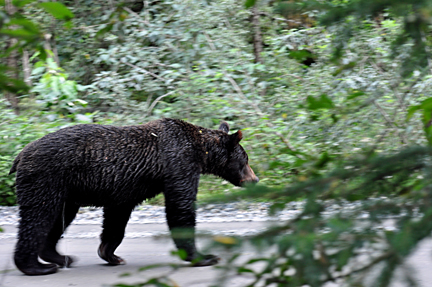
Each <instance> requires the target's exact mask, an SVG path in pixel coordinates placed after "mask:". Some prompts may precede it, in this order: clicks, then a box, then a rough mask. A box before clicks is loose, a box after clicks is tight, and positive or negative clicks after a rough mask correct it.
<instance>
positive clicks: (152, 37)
mask: <svg viewBox="0 0 432 287" xmlns="http://www.w3.org/2000/svg"><path fill="white" fill-rule="evenodd" d="M91 2H92V3H91V5H88V1H87V0H76V1H73V2H72V1H61V2H44V3H38V2H36V1H0V5H3V6H4V7H5V9H4V11H2V12H0V37H1V38H2V40H4V41H2V43H3V44H0V46H2V48H4V51H5V52H4V53H2V54H0V59H2V60H4V61H3V62H4V64H2V65H1V66H0V71H1V72H2V74H1V75H0V93H2V95H3V96H4V99H3V100H1V101H0V105H1V112H0V121H1V125H2V129H0V204H7V205H12V204H15V198H14V193H13V184H14V182H13V177H11V176H8V172H9V168H10V164H11V161H12V159H13V157H14V156H15V155H16V154H17V153H18V152H19V151H20V150H21V149H22V148H23V147H24V146H25V144H27V143H29V142H31V141H33V140H35V139H37V138H39V137H41V136H43V135H44V134H47V133H49V132H52V131H55V130H57V129H59V128H62V127H65V126H68V125H72V124H77V123H87V122H93V123H103V124H117V125H124V124H139V123H143V122H147V121H149V120H152V119H156V118H160V117H176V118H182V119H185V120H187V121H190V122H193V123H196V124H200V125H203V126H206V127H210V128H216V127H217V125H218V124H219V122H220V120H226V121H228V122H229V124H230V125H231V126H232V129H234V130H235V129H242V130H243V131H244V133H243V134H244V135H245V138H244V140H243V141H242V143H243V145H244V147H245V148H246V150H247V151H248V153H249V155H250V162H251V165H252V168H253V169H254V170H255V172H256V173H257V175H258V176H259V177H260V179H261V183H260V185H258V186H256V187H250V188H248V189H247V190H242V191H236V190H232V189H231V188H228V187H227V186H225V185H224V184H222V183H221V184H219V185H217V186H215V185H214V184H210V182H211V181H214V179H209V178H206V177H205V178H203V180H202V183H201V186H200V193H201V194H203V195H204V196H202V197H203V198H204V199H206V200H208V198H209V196H208V194H210V195H211V196H213V195H220V194H223V195H224V196H223V197H220V198H219V197H218V198H217V199H218V200H222V199H225V200H227V199H230V200H234V199H239V198H240V199H244V198H249V199H256V198H259V199H260V200H270V201H272V202H274V204H273V207H272V211H273V212H277V210H278V209H281V208H283V207H284V205H285V203H286V202H289V201H293V200H304V202H305V206H304V210H303V212H302V213H301V214H300V215H299V216H298V217H297V218H295V219H294V220H292V221H290V222H286V223H283V224H281V225H280V226H278V227H275V228H274V229H271V230H268V231H266V232H264V233H262V234H259V235H257V236H255V237H253V238H249V239H245V238H237V239H233V238H228V239H225V240H215V244H216V245H217V246H218V247H220V248H227V249H229V250H231V251H232V254H233V257H232V258H230V259H228V260H227V262H226V264H225V265H223V266H222V267H221V269H222V271H223V272H226V274H230V272H235V273H237V274H240V275H244V274H248V275H250V276H251V278H252V281H251V282H253V283H251V284H250V285H249V286H262V285H271V284H274V285H273V286H301V285H309V286H322V285H323V284H325V283H326V282H328V281H336V282H338V283H340V284H345V285H347V286H366V285H365V284H366V283H365V282H373V283H371V284H372V285H370V286H388V285H389V282H390V280H391V278H392V277H393V275H394V271H395V270H396V268H400V267H403V262H404V259H405V258H406V257H407V256H408V255H409V254H410V253H411V251H412V250H413V249H414V247H415V246H416V245H417V244H418V242H419V241H420V240H422V239H423V238H425V237H428V236H430V233H431V231H432V226H431V225H430V222H431V220H430V216H431V214H432V209H431V208H432V207H431V206H430V203H429V202H430V197H431V194H430V178H431V177H430V172H431V167H430V155H431V150H430V148H429V146H430V144H431V142H432V124H431V121H432V104H431V103H432V102H431V99H430V98H429V95H430V94H431V91H432V77H431V75H430V71H431V66H430V65H431V63H430V45H431V42H430V37H429V34H430V17H431V16H430V15H431V12H432V10H431V7H430V4H429V2H428V1H423V0H416V1H404V0H398V1H388V0H373V1H371V0H347V1H337V0H334V1H313V0H308V1H302V0H299V1H270V2H267V1H254V0H247V1H245V2H239V1H234V0H223V1H205V0H203V1H194V0H184V1H180V0H170V1H156V0H148V1H128V2H116V1H110V2H106V1H91ZM12 3H13V5H11V4H12ZM62 3H63V4H62ZM206 190H207V192H206ZM160 200H161V199H157V201H160ZM213 200H214V199H213ZM353 202H354V203H356V204H357V205H355V206H356V208H354V209H352V210H351V211H350V212H346V210H344V209H343V208H341V211H340V212H330V213H329V212H327V209H328V206H329V205H334V204H338V205H339V206H341V207H343V206H345V205H347V204H348V203H353ZM388 222H390V224H389V223H388ZM244 241H248V242H249V243H251V244H252V246H254V247H256V249H257V250H259V248H264V247H265V248H266V249H271V250H276V252H274V253H272V254H262V255H263V256H262V257H259V258H253V259H251V260H250V261H248V262H242V261H241V260H239V258H240V257H239V256H238V255H239V253H238V252H239V251H238V249H237V248H240V247H241V245H242V244H241V243H242V242H244ZM359 262H360V263H359ZM257 265H258V267H257ZM260 266H261V267H263V266H264V268H261V267H260ZM173 268H176V267H173ZM372 269H374V270H375V272H370V270H372ZM221 278H223V276H221ZM406 281H407V282H408V283H409V284H410V286H414V285H415V280H414V279H413V278H411V275H410V273H409V272H406ZM143 284H144V283H143ZM146 284H148V285H151V284H153V285H156V286H171V285H172V284H175V283H173V282H171V281H170V280H169V279H168V278H165V277H164V278H159V279H158V278H153V279H150V280H149V281H148V282H147V283H146ZM158 284H159V285H158ZM164 284H165V285H164ZM218 284H220V285H223V284H224V282H223V281H221V282H218ZM367 284H369V283H367ZM143 286H144V285H143ZM174 286H175V285H174Z"/></svg>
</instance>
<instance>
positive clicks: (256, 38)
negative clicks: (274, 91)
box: [252, 5, 267, 97]
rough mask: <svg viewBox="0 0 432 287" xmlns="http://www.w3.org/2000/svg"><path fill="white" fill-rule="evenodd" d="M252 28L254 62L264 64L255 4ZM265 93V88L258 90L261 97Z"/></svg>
mask: <svg viewBox="0 0 432 287" xmlns="http://www.w3.org/2000/svg"><path fill="white" fill-rule="evenodd" d="M252 28H253V49H254V55H255V63H260V64H264V60H263V58H262V56H261V54H262V52H263V41H262V34H261V26H260V13H259V11H258V8H257V7H256V5H255V6H254V7H253V8H252ZM266 93H267V88H265V87H264V88H263V89H261V91H260V92H259V94H260V96H261V97H264V96H265V95H266Z"/></svg>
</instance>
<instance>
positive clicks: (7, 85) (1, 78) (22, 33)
mask: <svg viewBox="0 0 432 287" xmlns="http://www.w3.org/2000/svg"><path fill="white" fill-rule="evenodd" d="M33 2H35V1H34V0H17V1H13V5H14V6H15V7H17V8H23V7H25V6H28V5H29V4H32V3H33ZM39 6H40V7H43V8H44V9H45V10H46V11H48V12H49V13H51V15H53V16H54V17H56V18H57V19H61V20H70V19H71V18H72V17H73V16H74V15H73V13H72V12H70V10H69V9H68V8H67V7H66V6H64V5H63V4H61V3H58V2H44V3H39ZM0 7H2V8H1V12H0V39H2V41H3V43H4V44H2V48H4V51H3V52H2V53H0V59H1V58H7V57H9V56H10V55H11V54H12V53H13V52H19V53H22V52H23V50H26V49H31V50H37V51H39V53H40V57H41V58H42V59H45V58H46V51H45V49H44V47H43V40H44V37H43V31H42V30H41V28H40V27H39V25H38V24H37V23H35V22H34V21H32V20H30V19H28V18H27V17H26V16H25V15H24V13H13V14H8V13H7V12H6V11H7V9H6V1H4V0H3V1H0ZM6 43H9V45H8V46H6V45H5V44H6ZM16 69H17V67H9V66H7V65H4V64H2V65H0V92H3V91H8V92H11V93H19V92H25V91H28V89H29V87H28V86H27V85H26V84H25V83H24V81H23V80H22V79H20V78H16V77H15V76H11V75H13V74H15V73H16V72H17V71H16Z"/></svg>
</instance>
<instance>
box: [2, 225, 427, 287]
mask: <svg viewBox="0 0 432 287" xmlns="http://www.w3.org/2000/svg"><path fill="white" fill-rule="evenodd" d="M265 224H266V223H265V222H237V223H236V222H233V223H203V224H199V225H198V229H199V230H211V231H213V232H218V231H221V232H222V231H227V230H233V231H234V230H237V231H238V230H251V229H260V228H263V226H265ZM3 228H4V229H5V233H3V234H1V235H0V270H3V271H2V272H1V273H0V286H2V287H17V286H19V287H27V286H28V287H30V286H31V287H48V286H49V287H53V286H56V287H62V286H83V287H84V286H85V287H93V286H95V287H96V286H108V285H111V284H118V283H129V284H132V283H138V282H144V281H145V280H146V279H149V278H150V277H151V276H155V275H161V274H164V273H167V272H169V271H170V269H169V268H160V269H157V270H149V271H145V272H138V271H137V270H138V268H139V267H141V266H145V265H150V264H158V263H161V264H164V263H165V264H169V263H180V260H178V259H176V258H174V257H173V256H171V255H170V251H171V250H174V244H173V243H172V241H171V240H170V239H169V238H167V239H165V238H154V237H152V236H151V235H152V234H155V233H167V227H166V225H165V224H130V225H129V226H128V228H127V231H126V234H127V236H126V238H125V240H124V241H123V243H122V245H121V246H120V247H119V249H118V251H117V252H116V253H117V254H118V255H120V256H122V257H123V258H124V259H126V261H127V265H123V266H107V265H105V264H104V261H102V260H101V259H100V258H99V257H98V255H97V253H96V249H97V247H98V245H99V238H98V236H97V235H98V234H99V233H100V226H99V225H72V226H71V227H70V228H69V229H68V232H67V234H66V236H65V238H64V239H62V242H61V244H60V250H61V252H63V253H65V254H72V255H74V256H76V257H78V261H77V262H76V263H75V264H74V267H73V268H69V269H61V270H60V271H59V272H58V273H56V274H52V275H48V276H35V277H31V276H24V275H22V274H21V273H20V272H19V271H18V270H17V269H16V268H15V266H14V264H13V261H12V253H13V248H14V244H15V240H16V239H15V234H16V227H15V226H3ZM205 244H206V243H205V239H200V240H199V245H201V246H204V245H205ZM218 255H220V256H221V257H222V259H224V258H227V257H228V254H224V253H218ZM243 256H244V257H245V258H248V257H250V256H252V253H251V252H250V251H247V250H246V251H245V252H244V254H243ZM409 264H411V266H412V267H413V269H414V270H415V271H416V272H417V275H418V276H417V278H418V282H419V283H420V286H422V287H430V286H432V272H431V270H432V240H427V241H425V242H423V243H422V244H421V246H420V248H419V249H418V250H417V251H416V252H415V253H414V254H413V256H412V257H411V258H410V260H409ZM185 266H187V265H185ZM124 273H131V276H128V277H120V275H121V274H124ZM217 276H218V273H217V271H216V270H215V269H214V268H212V267H200V268H190V267H186V268H183V269H180V270H178V271H176V272H175V273H174V274H173V275H171V276H170V278H172V279H173V280H174V281H175V282H177V284H178V285H179V286H181V287H208V286H210V285H211V283H212V282H214V280H215V278H217ZM247 282H249V281H248V280H247V279H246V278H234V279H233V280H231V281H230V283H229V285H228V286H230V287H236V286H245V285H246V283H247ZM336 286H337V285H336V284H327V285H326V286H325V287H336ZM404 286H408V285H406V284H405V283H403V282H395V283H394V284H392V287H404Z"/></svg>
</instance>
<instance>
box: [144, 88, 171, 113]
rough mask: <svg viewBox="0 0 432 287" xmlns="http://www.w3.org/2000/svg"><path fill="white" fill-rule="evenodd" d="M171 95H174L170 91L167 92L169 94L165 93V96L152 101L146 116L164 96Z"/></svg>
mask: <svg viewBox="0 0 432 287" xmlns="http://www.w3.org/2000/svg"><path fill="white" fill-rule="evenodd" d="M172 93H174V91H171V92H169V93H166V94H165V95H162V96H160V97H157V98H156V100H154V102H153V103H152V104H151V106H150V107H149V109H148V110H147V116H150V114H151V112H152V110H153V108H154V107H155V106H156V104H157V103H158V102H159V101H160V100H162V99H163V98H165V97H166V96H169V95H171V94H172Z"/></svg>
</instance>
